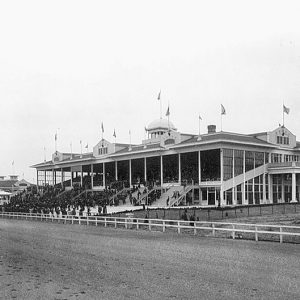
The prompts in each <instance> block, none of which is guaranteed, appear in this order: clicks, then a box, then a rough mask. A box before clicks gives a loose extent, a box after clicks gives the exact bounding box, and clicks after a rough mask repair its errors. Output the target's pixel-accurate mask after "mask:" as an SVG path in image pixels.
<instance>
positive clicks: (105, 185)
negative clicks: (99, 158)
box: [103, 163, 106, 187]
mask: <svg viewBox="0 0 300 300" xmlns="http://www.w3.org/2000/svg"><path fill="white" fill-rule="evenodd" d="M103 186H104V187H105V186H106V184H105V163H103Z"/></svg>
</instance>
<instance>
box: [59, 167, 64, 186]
mask: <svg viewBox="0 0 300 300" xmlns="http://www.w3.org/2000/svg"><path fill="white" fill-rule="evenodd" d="M60 171H61V187H63V186H64V175H65V173H64V171H63V168H61V169H60Z"/></svg>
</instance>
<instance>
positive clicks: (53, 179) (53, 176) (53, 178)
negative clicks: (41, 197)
mask: <svg viewBox="0 0 300 300" xmlns="http://www.w3.org/2000/svg"><path fill="white" fill-rule="evenodd" d="M54 172H55V171H54V169H52V185H53V186H54V185H55V183H54V182H55V174H54Z"/></svg>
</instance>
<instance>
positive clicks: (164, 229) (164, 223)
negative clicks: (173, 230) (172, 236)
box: [163, 220, 166, 232]
mask: <svg viewBox="0 0 300 300" xmlns="http://www.w3.org/2000/svg"><path fill="white" fill-rule="evenodd" d="M165 231H166V221H165V220H163V232H165Z"/></svg>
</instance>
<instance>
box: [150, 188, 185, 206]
mask: <svg viewBox="0 0 300 300" xmlns="http://www.w3.org/2000/svg"><path fill="white" fill-rule="evenodd" d="M174 192H179V194H180V193H182V192H183V186H181V185H179V186H169V187H168V188H167V189H166V191H165V192H164V193H162V194H161V196H160V198H159V199H157V200H156V201H155V202H154V203H153V204H152V205H153V206H157V207H167V199H168V197H169V206H170V204H171V202H172V199H174V198H172V196H173V195H174Z"/></svg>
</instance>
